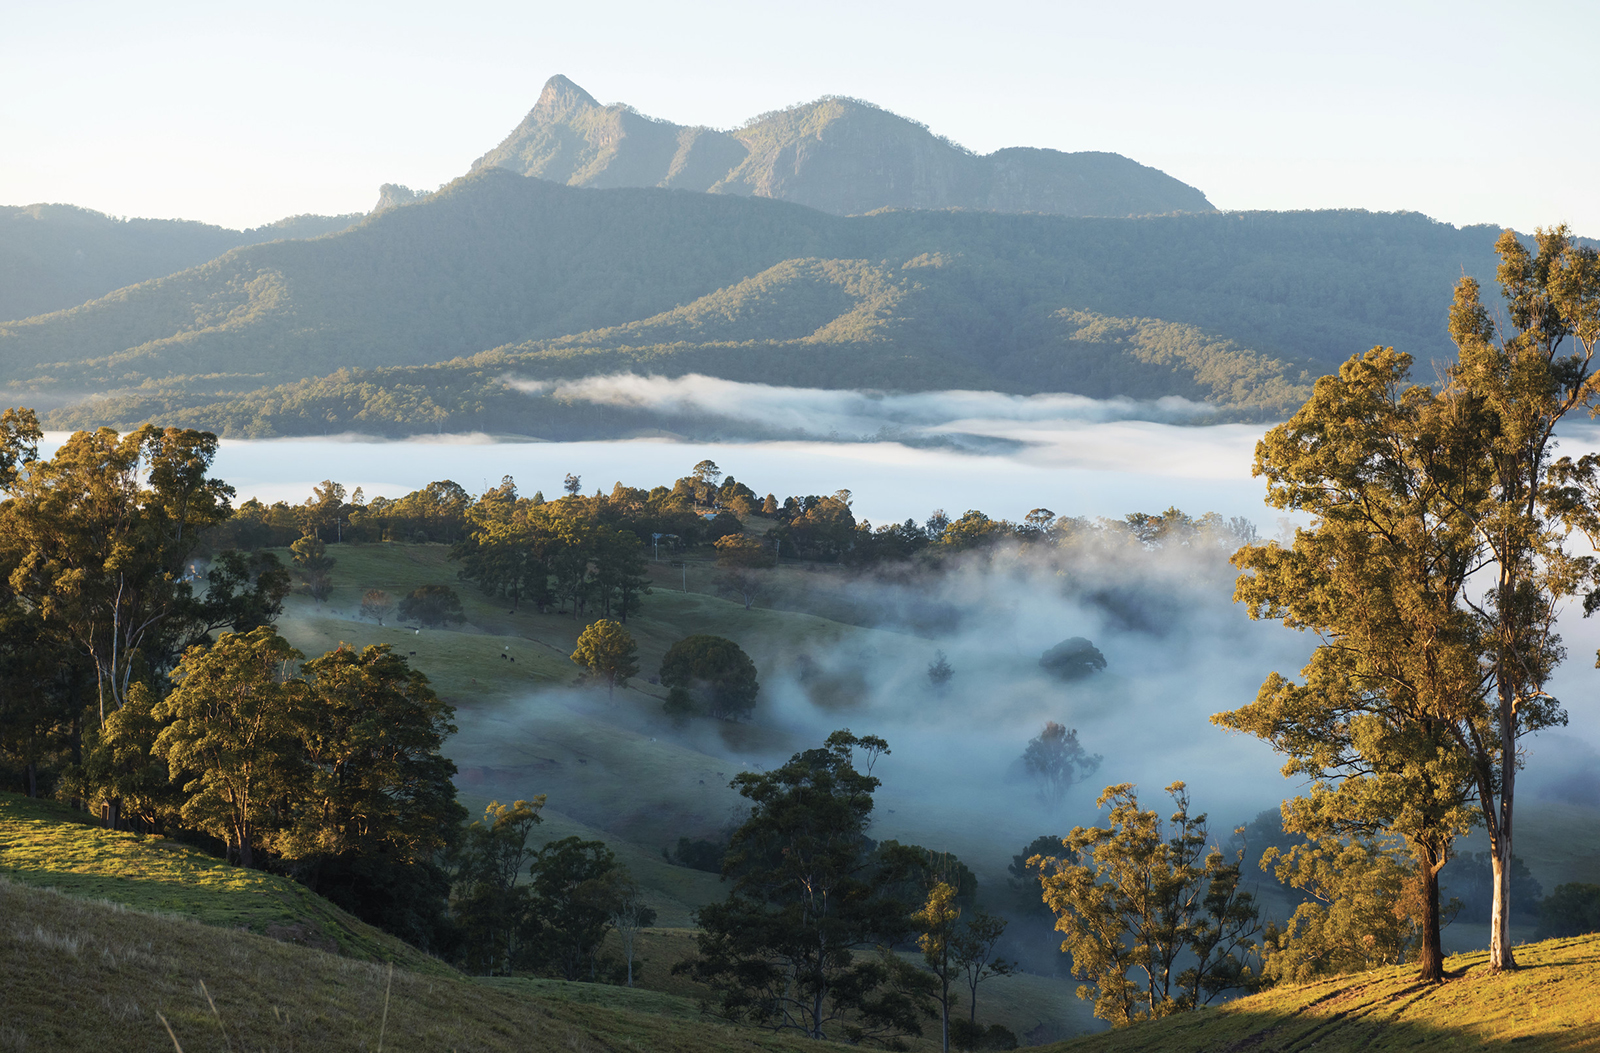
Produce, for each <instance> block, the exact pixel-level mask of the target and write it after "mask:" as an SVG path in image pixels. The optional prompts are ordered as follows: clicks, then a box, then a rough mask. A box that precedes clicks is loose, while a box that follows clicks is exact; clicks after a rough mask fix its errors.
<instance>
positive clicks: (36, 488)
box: [0, 409, 289, 812]
mask: <svg viewBox="0 0 1600 1053" xmlns="http://www.w3.org/2000/svg"><path fill="white" fill-rule="evenodd" d="M41 437H42V433H41V431H40V428H39V423H38V420H37V418H36V417H35V416H34V414H33V413H32V411H30V410H17V409H9V410H6V411H5V412H4V414H0V494H3V495H4V500H3V501H0V626H3V630H4V631H3V632H0V759H3V763H5V764H6V766H7V768H9V769H10V770H9V771H8V772H7V776H8V777H7V780H6V781H7V782H8V783H9V784H11V785H13V786H17V785H19V784H20V786H21V787H22V788H23V789H25V790H26V791H27V792H29V793H30V794H37V793H47V792H51V791H52V790H53V789H54V788H55V787H54V785H53V784H54V783H56V782H58V781H59V780H60V778H61V777H62V776H63V775H65V774H66V773H68V772H72V773H75V775H74V777H75V778H81V773H82V772H83V771H84V770H85V768H86V765H87V764H88V763H89V761H90V759H91V758H93V757H94V756H95V755H96V754H97V752H98V751H99V750H101V749H102V748H103V747H102V741H101V740H102V732H103V729H104V726H105V723H106V721H107V720H108V719H109V718H110V717H111V716H112V715H113V714H115V713H117V712H118V711H119V710H121V709H122V708H123V706H124V705H125V704H126V703H127V702H128V700H129V698H130V697H131V696H132V695H133V694H134V693H135V692H136V691H138V690H139V689H140V685H145V686H146V687H147V688H159V686H160V685H163V684H165V683H166V677H167V674H169V673H170V672H171V671H172V670H173V669H174V668H175V667H176V665H177V663H178V661H179V659H180V657H181V656H182V655H183V654H184V653H185V652H186V651H187V650H188V649H189V648H190V647H192V646H194V645H197V644H204V643H206V642H208V641H209V640H210V639H211V637H212V634H213V633H214V632H216V631H217V630H220V629H225V628H226V629H231V630H233V631H235V632H248V631H250V630H252V629H254V628H256V627H258V626H260V625H263V624H266V623H268V622H270V621H271V620H272V619H273V618H275V617H276V616H277V613H278V611H279V609H280V607H281V604H282V601H283V597H284V596H285V595H286V594H287V593H288V590H289V577H288V574H287V572H286V571H285V569H284V568H283V567H282V566H281V565H280V564H279V562H278V561H277V560H276V559H275V558H273V557H272V556H271V555H267V554H254V555H249V554H244V553H240V552H238V551H232V550H227V551H222V552H219V553H215V554H214V557H213V559H212V560H211V563H210V567H209V570H208V572H207V573H206V574H205V575H203V576H201V575H200V574H199V573H198V572H197V571H196V569H195V566H196V565H195V564H194V563H192V562H191V557H193V556H194V555H195V553H196V550H197V549H198V547H199V546H200V544H201V541H202V536H203V532H204V531H206V530H207V529H208V528H210V527H214V526H215V525H216V524H219V523H221V522H224V521H226V520H227V518H228V515H229V511H230V506H229V499H230V498H231V496H232V493H233V491H232V488H231V487H229V486H228V485H227V484H226V483H224V482H222V481H221V480H218V479H214V478H210V477H209V476H208V475H207V474H206V473H207V470H208V469H209V467H210V464H211V461H212V458H213V457H214V455H215V453H216V441H217V440H216V437H215V436H212V435H207V434H204V433H201V432H193V431H183V430H180V429H176V428H169V429H166V430H162V429H159V428H155V427H145V428H141V429H139V430H138V431H135V432H130V433H128V434H126V435H118V434H117V433H116V432H114V431H112V430H110V429H101V430H100V431H96V432H79V433H77V434H75V435H73V436H71V437H70V438H69V439H68V440H67V441H66V442H65V443H63V444H62V446H61V447H60V448H59V449H58V450H57V451H56V453H55V455H54V456H52V457H50V458H41V457H40V456H39V453H38V450H39V441H40V439H41ZM158 693H159V692H158ZM106 803H107V806H108V808H110V809H111V810H112V811H113V812H115V811H116V810H117V803H116V799H115V796H114V795H112V797H111V798H110V799H109V800H108V801H107V802H106Z"/></svg>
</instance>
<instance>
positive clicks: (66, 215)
mask: <svg viewBox="0 0 1600 1053" xmlns="http://www.w3.org/2000/svg"><path fill="white" fill-rule="evenodd" d="M362 218H363V217H362V216H361V214H359V213H357V214H354V215H348V216H291V217H289V218H288V219H280V220H279V221H278V222H276V223H270V224H267V225H266V226H262V227H255V228H253V229H251V230H228V229H227V228H225V227H214V226H212V225H211V224H209V223H195V222H192V221H190V220H183V219H116V218H114V217H112V216H108V215H105V214H104V213H102V212H93V211H91V210H89V209H86V208H77V207H76V206H73V205H26V206H22V207H20V208H19V207H15V206H5V205H0V319H7V318H29V317H31V316H33V315H36V314H46V313H48V312H50V311H59V310H61V309H63V308H66V307H75V306H77V305H78V304H80V303H84V302H86V301H88V300H93V299H96V298H98V297H101V296H104V295H105V294H106V293H108V292H110V291H112V290H113V289H120V288H122V287H123V286H125V285H135V284H137V283H139V282H142V281H148V280H149V279H151V278H159V277H161V276H162V275H166V274H173V273H175V272H177V271H182V270H188V269H189V268H190V267H194V266H196V265H198V264H201V263H204V262H205V261H207V260H210V259H215V258H216V257H218V256H220V255H222V254H223V253H224V252H227V251H228V250H229V249H232V248H237V247H239V246H240V245H255V244H258V243H260V242H263V241H276V240H278V239H279V238H314V237H317V236H318V235H321V234H329V233H332V232H333V231H336V230H344V229H345V228H347V227H350V226H351V225H353V224H355V223H358V222H360V220H361V219H362Z"/></svg>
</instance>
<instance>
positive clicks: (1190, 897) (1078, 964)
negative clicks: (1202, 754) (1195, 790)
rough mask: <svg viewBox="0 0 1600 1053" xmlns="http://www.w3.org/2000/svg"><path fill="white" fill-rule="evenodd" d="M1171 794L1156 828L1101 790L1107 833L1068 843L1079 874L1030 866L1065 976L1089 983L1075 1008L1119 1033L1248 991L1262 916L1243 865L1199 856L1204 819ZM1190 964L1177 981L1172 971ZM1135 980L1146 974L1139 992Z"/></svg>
mask: <svg viewBox="0 0 1600 1053" xmlns="http://www.w3.org/2000/svg"><path fill="white" fill-rule="evenodd" d="M1167 792H1168V793H1169V794H1170V795H1171V796H1172V798H1173V800H1174V801H1175V802H1176V803H1177V806H1178V807H1177V811H1175V812H1174V813H1173V814H1172V817H1171V819H1170V820H1169V823H1168V824H1163V823H1162V821H1161V818H1160V816H1159V815H1157V814H1156V813H1155V812H1154V811H1141V810H1140V809H1139V799H1138V796H1137V794H1136V793H1135V791H1134V788H1133V786H1132V785H1130V784H1126V783H1124V784H1122V785H1119V786H1108V787H1106V790H1105V792H1104V793H1102V794H1101V795H1100V798H1099V800H1098V801H1097V802H1096V803H1097V804H1098V805H1100V806H1102V807H1103V806H1105V805H1107V804H1110V805H1111V813H1110V815H1109V816H1108V822H1107V825H1106V826H1104V827H1089V828H1084V827H1081V826H1080V827H1074V828H1073V830H1072V832H1071V833H1070V834H1068V835H1067V838H1066V840H1065V841H1064V842H1063V847H1065V848H1066V849H1067V851H1068V853H1069V857H1076V858H1078V859H1081V860H1084V861H1085V862H1083V863H1066V862H1062V861H1060V860H1057V859H1052V858H1046V857H1038V856H1036V857H1034V858H1033V859H1030V860H1029V861H1028V864H1029V866H1030V867H1036V868H1038V869H1040V870H1041V874H1040V882H1041V884H1042V885H1043V888H1044V896H1045V902H1046V903H1047V904H1048V905H1049V906H1050V909H1051V910H1053V911H1054V912H1055V914H1056V928H1057V929H1058V930H1059V931H1060V932H1061V933H1062V934H1063V936H1064V937H1065V938H1064V939H1063V940H1062V943H1061V949H1062V950H1063V951H1065V952H1067V953H1068V954H1071V955H1072V975H1073V976H1074V977H1076V978H1077V979H1080V980H1087V981H1089V983H1088V984H1086V985H1084V986H1083V987H1080V988H1078V997H1080V998H1083V999H1085V1000H1086V1001H1093V1002H1094V1013H1095V1016H1097V1017H1100V1018H1101V1019H1102V1020H1108V1021H1110V1022H1111V1023H1112V1024H1113V1025H1115V1026H1118V1027H1125V1026H1127V1025H1128V1024H1130V1023H1132V1022H1133V1021H1135V1020H1138V1019H1141V1018H1145V1017H1162V1016H1167V1015H1169V1014H1171V1013H1175V1012H1180V1011H1182V1010H1186V1009H1193V1008H1195V1007H1196V1006H1199V1005H1204V1004H1206V1003H1208V1002H1210V1001H1211V1000H1212V999H1213V998H1215V997H1216V996H1217V995H1219V994H1221V993H1223V992H1224V991H1227V990H1230V989H1237V988H1241V987H1244V988H1248V987H1249V986H1250V985H1251V984H1252V983H1253V982H1254V974H1253V972H1252V970H1251V968H1250V966H1249V964H1248V961H1249V959H1250V958H1251V957H1252V956H1253V955H1254V954H1255V952H1256V945H1255V944H1254V942H1253V940H1252V938H1253V937H1254V936H1255V934H1256V933H1257V932H1258V931H1259V930H1260V926H1259V925H1258V923H1257V919H1258V917H1259V911H1258V910H1257V908H1256V906H1255V904H1254V900H1253V898H1252V897H1251V895H1250V894H1249V893H1248V892H1242V891H1240V889H1239V859H1238V858H1237V857H1236V858H1235V859H1233V860H1231V861H1230V860H1228V859H1227V858H1226V857H1225V856H1224V855H1223V854H1222V851H1221V850H1220V849H1218V848H1214V847H1213V848H1212V849H1211V850H1210V852H1209V853H1207V852H1206V851H1205V849H1206V840H1207V836H1208V835H1207V830H1206V817H1205V815H1204V814H1201V815H1191V814H1190V812H1189V796H1188V794H1187V793H1186V792H1185V790H1184V787H1183V783H1181V782H1178V783H1173V784H1172V785H1171V786H1169V787H1167ZM1185 961H1188V962H1190V963H1192V964H1189V965H1188V967H1187V968H1184V969H1183V970H1182V971H1181V972H1179V971H1178V970H1179V965H1180V963H1182V962H1185ZM1133 973H1142V974H1143V977H1144V980H1143V984H1142V986H1141V984H1140V982H1139V980H1138V979H1136V978H1135V977H1134V976H1133V975H1131V974H1133Z"/></svg>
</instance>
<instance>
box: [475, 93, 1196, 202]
mask: <svg viewBox="0 0 1600 1053" xmlns="http://www.w3.org/2000/svg"><path fill="white" fill-rule="evenodd" d="M490 166H496V167H501V168H508V169H510V170H512V171H514V172H518V173H520V174H522V175H528V176H537V177H539V178H541V179H549V180H553V181H555V182H558V183H566V184H568V185H571V186H593V187H622V186H661V187H676V188H679V189H683V190H695V191H706V192H710V193H714V194H741V195H754V196H757V197H772V198H779V199H781V200H785V201H793V202H795V203H797V204H802V205H808V206H810V207H812V208H816V209H820V210H822V211H824V212H832V213H834V214H836V215H854V214H859V213H862V212H870V211H873V210H874V209H880V208H971V209H986V210H992V211H998V212H1053V213H1060V214H1062V215H1069V216H1127V215H1146V214H1150V213H1160V212H1209V211H1212V208H1211V203H1210V202H1209V201H1207V200H1206V197H1205V195H1204V194H1202V193H1201V192H1200V191H1198V190H1196V189H1195V188H1194V187H1191V186H1189V185H1187V184H1185V183H1181V182H1179V181H1178V180H1176V179H1173V178H1172V177H1171V176H1169V175H1167V174H1166V173H1164V172H1161V171H1158V170H1156V169H1154V168H1148V167H1146V166H1144V165H1141V164H1139V163H1137V162H1135V161H1131V160H1129V159H1128V158H1126V157H1122V156H1121V155H1119V154H1110V153H1063V152H1061V151H1059V150H1037V149H1030V148H1025V147H1014V148H1010V149H1005V150H997V151H996V152H994V153H992V154H988V155H987V156H980V155H977V154H974V153H971V152H970V151H967V150H964V149H962V148H961V147H959V146H957V145H956V144H954V143H952V142H950V141H949V140H948V139H944V138H941V137H940V136H937V135H934V134H933V133H932V132H930V131H928V129H927V128H925V127H923V126H922V125H920V124H918V123H916V122H915V121H909V120H907V119H905V118H904V117H900V116H897V115H895V114H893V113H890V112H888V111H887V110H882V109H879V108H878V107H876V106H872V105H870V104H868V103H864V102H859V101H857V100H854V99H843V98H832V97H830V98H824V99H819V100H818V101H816V102H813V103H809V104H807V105H804V106H796V107H794V108H792V109H788V110H782V111H779V112H777V113H772V114H766V115H764V116H762V117H761V118H759V119H757V120H755V121H752V122H751V123H749V124H747V125H745V126H744V127H742V128H739V129H738V130H736V131H733V132H721V131H717V130H716V129H713V128H703V127H695V128H690V127H685V126H683V125H678V124H672V123H670V122H668V121H658V120H654V119H652V118H649V117H646V116H644V115H642V114H640V113H637V112H635V111H634V110H633V109H631V108H629V107H628V106H625V105H622V104H620V103H614V104H612V105H610V106H602V105H600V103H599V102H597V101H596V100H595V98H594V97H593V96H592V95H590V94H589V93H588V92H586V91H584V90H583V89H582V88H580V87H578V86H577V85H576V84H574V83H572V81H570V80H568V79H567V78H566V77H563V76H559V75H557V76H554V77H551V78H550V80H549V81H548V82H547V83H546V84H545V86H544V91H543V92H542V93H540V95H539V101H538V102H537V103H536V104H535V105H534V107H533V109H532V110H530V111H529V112H528V115H527V117H525V118H523V120H522V123H521V124H519V125H517V127H516V128H515V129H514V130H513V131H512V132H511V134H510V135H508V136H507V137H506V138H505V140H504V141H503V142H501V143H500V145H499V146H497V147H495V148H494V149H493V150H491V151H489V152H488V153H487V154H484V155H483V156H482V157H480V158H478V160H477V161H476V162H474V164H473V166H472V167H473V170H474V171H476V170H477V169H479V168H485V167H490Z"/></svg>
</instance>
